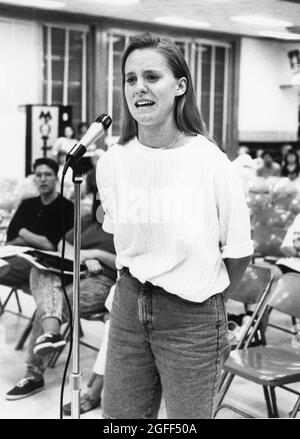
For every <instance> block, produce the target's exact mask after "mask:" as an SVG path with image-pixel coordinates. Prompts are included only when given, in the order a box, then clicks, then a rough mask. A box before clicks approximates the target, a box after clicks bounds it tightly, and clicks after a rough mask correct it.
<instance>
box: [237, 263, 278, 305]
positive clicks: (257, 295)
mask: <svg viewBox="0 0 300 439" xmlns="http://www.w3.org/2000/svg"><path fill="white" fill-rule="evenodd" d="M271 282H272V272H271V270H270V269H269V268H267V267H261V266H257V265H254V264H249V265H248V267H247V269H246V271H245V274H244V276H243V277H242V279H241V281H240V282H239V284H238V285H237V287H236V288H235V289H234V291H232V293H231V294H230V296H229V298H230V299H232V300H236V301H238V302H241V303H244V304H245V305H251V304H254V303H257V302H258V301H259V300H260V299H261V297H262V296H263V294H264V293H266V292H267V290H269V288H270V285H271Z"/></svg>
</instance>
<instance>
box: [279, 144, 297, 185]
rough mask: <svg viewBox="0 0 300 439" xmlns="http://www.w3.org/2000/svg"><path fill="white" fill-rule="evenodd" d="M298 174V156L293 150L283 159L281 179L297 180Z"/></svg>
mask: <svg viewBox="0 0 300 439" xmlns="http://www.w3.org/2000/svg"><path fill="white" fill-rule="evenodd" d="M299 173H300V161H299V157H298V154H297V153H296V151H295V150H294V149H290V150H288V151H287V153H286V154H285V156H284V157H283V162H282V167H281V175H282V177H288V178H289V179H290V180H295V179H296V178H298V176H299Z"/></svg>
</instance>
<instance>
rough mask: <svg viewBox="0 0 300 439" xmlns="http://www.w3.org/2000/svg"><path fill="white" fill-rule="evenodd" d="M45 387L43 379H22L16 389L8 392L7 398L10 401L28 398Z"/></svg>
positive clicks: (30, 377)
mask: <svg viewBox="0 0 300 439" xmlns="http://www.w3.org/2000/svg"><path fill="white" fill-rule="evenodd" d="M44 385H45V383H44V378H43V377H42V378H41V379H40V380H37V379H36V378H34V377H32V376H28V377H26V378H22V379H21V380H20V381H19V382H18V384H17V385H16V386H15V387H13V388H12V389H11V390H10V391H9V392H7V394H6V395H5V398H6V399H8V400H15V399H21V398H26V397H27V396H30V395H33V394H34V393H36V392H39V391H40V390H42V389H43V388H44Z"/></svg>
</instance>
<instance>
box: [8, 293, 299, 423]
mask: <svg viewBox="0 0 300 439" xmlns="http://www.w3.org/2000/svg"><path fill="white" fill-rule="evenodd" d="M8 292H9V289H7V288H6V287H3V286H0V297H1V299H2V301H3V299H4V298H5V297H6V295H7V293H8ZM20 299H21V304H22V307H23V313H24V314H26V315H27V316H31V315H32V313H33V311H34V302H33V298H32V297H31V296H28V295H26V294H24V293H20ZM7 309H9V310H11V311H16V310H17V307H16V302H15V299H14V298H12V299H11V300H10V303H9V305H8V307H7ZM27 322H28V320H26V319H24V318H22V317H20V316H17V315H14V314H12V313H10V312H5V313H4V314H3V315H2V316H1V317H0V418H1V419H55V418H56V419H58V418H59V398H60V386H61V378H62V373H63V367H64V362H65V360H66V356H67V352H66V350H65V352H64V353H63V354H62V355H61V357H60V358H59V361H58V363H57V364H56V366H55V368H53V369H50V368H49V369H47V371H46V374H45V382H46V386H45V389H44V390H43V391H41V392H39V393H36V394H35V395H32V396H31V397H28V398H25V399H21V400H18V401H7V400H5V393H6V392H7V391H8V390H10V389H11V388H12V387H13V386H14V385H15V384H16V383H17V381H18V380H19V379H20V378H21V377H23V374H24V358H25V355H26V346H27V345H26V344H25V346H24V349H23V350H21V351H16V350H15V346H16V343H17V341H18V339H19V337H20V335H21V334H22V331H23V330H24V328H25V326H26V324H27ZM82 326H83V331H84V340H85V341H86V342H88V343H90V344H93V345H95V346H97V345H98V343H99V344H100V343H101V338H102V333H103V326H104V325H103V323H101V322H90V321H86V320H82ZM95 358H96V352H95V351H93V350H91V349H89V348H87V347H84V346H81V353H80V370H81V372H82V374H83V383H84V387H83V390H82V391H84V388H85V384H86V383H87V381H88V379H89V376H90V372H91V368H92V366H93V363H94V360H95ZM71 372H72V364H71V367H70V368H69V374H70V373H71ZM69 374H68V379H67V383H66V387H65V391H64V401H65V402H69V401H70V398H71V393H70V388H69ZM295 388H298V390H300V383H299V385H297V386H296V387H295ZM295 400H296V397H295V395H292V394H291V393H289V392H286V391H284V390H281V389H279V390H278V407H279V411H280V415H281V417H287V415H288V412H289V410H291V407H292V405H293V404H294V402H295ZM227 401H231V402H234V401H235V402H238V404H239V406H240V408H242V409H245V410H249V411H251V412H252V413H253V414H254V415H255V416H256V417H258V418H264V417H266V408H265V403H264V398H263V393H262V390H261V389H260V388H259V386H257V385H255V384H249V383H248V382H246V381H245V380H242V379H235V380H234V382H233V385H232V387H231V390H230V392H229V393H228V397H227ZM298 417H300V412H299V415H298ZM81 418H82V419H93V418H94V419H96V418H97V419H101V418H102V416H101V409H100V408H98V409H95V410H93V411H91V412H89V413H86V414H84V415H81ZM159 418H160V419H165V418H166V412H165V408H164V404H163V403H162V406H161V409H160V413H159ZM222 418H226V419H238V418H240V416H239V415H237V414H235V413H232V412H230V411H228V410H226V409H224V410H222V411H220V412H219V414H218V416H217V419H222ZM69 419H70V418H69Z"/></svg>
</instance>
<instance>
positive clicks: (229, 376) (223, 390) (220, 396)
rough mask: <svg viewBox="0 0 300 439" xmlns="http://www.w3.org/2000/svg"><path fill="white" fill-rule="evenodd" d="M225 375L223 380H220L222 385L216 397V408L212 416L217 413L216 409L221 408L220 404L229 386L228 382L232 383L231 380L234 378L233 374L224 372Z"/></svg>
mask: <svg viewBox="0 0 300 439" xmlns="http://www.w3.org/2000/svg"><path fill="white" fill-rule="evenodd" d="M226 374H227V376H225V377H224V380H223V381H222V387H221V388H220V391H219V394H218V397H217V403H216V408H215V412H214V416H216V414H217V413H218V411H219V410H220V409H221V405H222V402H223V399H224V398H225V395H226V393H227V391H228V389H229V387H230V384H231V383H232V380H233V378H234V374H232V373H228V372H226Z"/></svg>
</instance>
